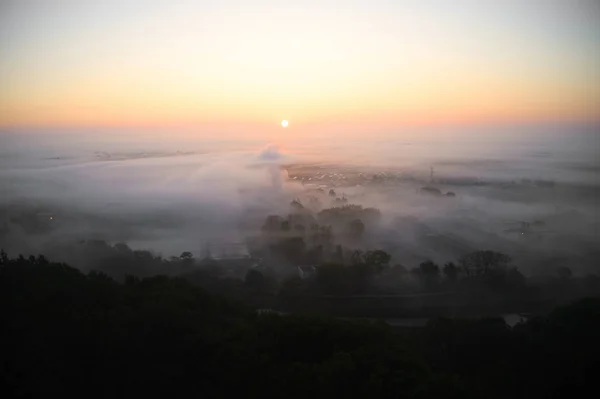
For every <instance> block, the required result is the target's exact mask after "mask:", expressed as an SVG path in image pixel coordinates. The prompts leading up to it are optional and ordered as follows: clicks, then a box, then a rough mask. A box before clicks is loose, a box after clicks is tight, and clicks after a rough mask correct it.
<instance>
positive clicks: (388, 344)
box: [0, 255, 600, 398]
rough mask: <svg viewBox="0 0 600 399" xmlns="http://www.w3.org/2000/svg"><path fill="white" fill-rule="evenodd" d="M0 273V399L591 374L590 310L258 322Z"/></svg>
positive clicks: (94, 278) (500, 383) (28, 264)
mask: <svg viewBox="0 0 600 399" xmlns="http://www.w3.org/2000/svg"><path fill="white" fill-rule="evenodd" d="M0 262H1V265H0V312H1V313H0V314H2V319H3V320H2V321H3V323H2V325H3V326H2V339H1V341H0V342H1V344H0V353H1V354H2V356H1V361H2V373H1V377H0V378H1V386H2V390H3V391H4V392H5V393H6V394H8V395H5V396H3V397H28V398H29V397H68V396H74V395H77V396H79V397H111V398H114V397H124V396H130V397H180V396H186V397H205V398H206V397H233V396H236V397H237V396H240V397H261V398H268V397H274V398H275V397H277V398H280V397H289V398H307V397H310V398H320V397H323V398H325V397H326V398H332V397H341V398H352V397H357V398H366V397H369V398H378V397H382V398H397V397H402V398H470V397H472V398H553V397H554V398H574V397H583V396H584V394H588V392H593V391H594V390H595V389H594V388H595V386H596V384H595V381H594V379H595V377H596V376H597V375H598V373H599V372H600V361H599V360H600V344H599V341H598V338H597V337H598V336H600V299H598V298H589V299H585V300H582V301H579V302H576V303H573V304H571V305H569V306H566V307H562V308H559V309H556V310H555V311H553V312H552V313H550V314H549V315H547V316H545V317H539V318H533V319H531V320H529V321H528V322H527V323H524V324H520V325H517V326H516V327H515V328H513V329H511V328H509V327H508V326H507V325H506V324H504V322H503V321H502V320H500V319H487V320H479V321H473V320H471V321H466V320H448V319H436V320H433V321H430V322H429V324H428V325H427V326H426V327H424V328H422V329H410V330H408V329H407V330H403V329H393V328H391V327H390V326H387V325H385V324H383V323H370V322H366V321H364V322H362V321H360V322H348V321H339V320H333V319H327V318H315V317H308V316H300V315H296V316H277V315H273V314H267V315H260V316H259V315H257V314H255V312H253V311H251V310H249V309H246V308H245V307H243V306H241V305H238V304H235V303H232V302H230V301H228V300H224V299H221V298H219V297H215V296H211V295H208V294H206V293H205V292H204V291H203V290H202V289H200V288H198V287H195V286H192V285H190V284H189V283H187V282H186V281H185V280H182V279H177V278H169V277H164V276H162V277H161V276H158V277H151V278H145V279H138V278H136V277H127V278H126V279H125V282H124V283H118V282H116V281H114V280H112V279H111V278H109V277H108V276H107V275H105V274H102V273H96V272H92V273H90V274H88V275H85V274H83V273H81V272H80V271H79V270H77V269H74V268H72V267H69V266H67V265H65V264H57V263H51V262H48V261H47V260H45V259H44V258H42V257H39V258H29V259H25V258H18V259H9V258H8V257H7V256H5V255H3V256H2V258H1V260H0Z"/></svg>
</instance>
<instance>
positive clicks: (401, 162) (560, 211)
mask: <svg viewBox="0 0 600 399" xmlns="http://www.w3.org/2000/svg"><path fill="white" fill-rule="evenodd" d="M488 133H490V132H488ZM75 137H76V136H72V135H71V136H70V135H62V136H61V135H57V134H50V133H48V134H45V135H34V134H20V135H15V134H10V133H3V134H0V143H1V144H2V145H0V193H1V195H0V217H1V221H0V247H1V248H4V249H5V250H6V251H7V252H8V253H9V254H12V255H15V254H17V253H23V254H26V255H28V254H37V253H44V254H47V253H51V254H54V256H55V257H56V256H58V257H60V253H57V250H56V249H57V248H61V247H64V246H65V245H68V244H71V243H77V242H79V241H80V240H86V239H103V240H106V241H109V242H111V243H116V242H126V243H128V244H129V245H130V246H131V247H132V248H140V249H150V250H152V251H154V252H159V253H162V254H163V255H165V256H170V255H179V254H180V253H181V252H183V251H190V252H192V253H193V254H194V255H195V256H197V257H200V256H202V254H203V250H204V249H205V248H207V246H208V247H210V248H212V252H213V253H217V254H219V252H222V255H225V256H227V254H228V251H233V252H235V251H238V252H239V250H240V248H243V247H244V243H245V242H246V240H247V239H248V238H250V237H252V236H253V235H256V234H257V233H258V231H259V230H260V227H261V225H262V224H263V222H264V220H265V218H266V217H267V216H268V215H270V214H280V215H287V213H289V211H290V205H289V204H290V201H292V200H293V199H299V200H300V202H302V203H303V204H305V205H307V204H308V203H309V202H310V198H312V199H313V201H312V202H311V203H312V204H313V205H312V206H314V207H317V208H318V207H320V208H321V209H323V208H329V207H332V206H340V205H341V204H343V203H349V204H358V205H363V206H365V207H375V208H378V209H380V210H381V212H382V218H381V222H380V224H379V225H377V226H367V231H366V234H365V238H364V240H363V242H361V243H360V246H362V247H363V248H372V249H375V248H381V249H385V250H387V251H389V252H390V253H392V254H393V257H394V258H393V261H394V263H402V264H405V265H406V266H408V267H414V266H416V264H418V262H420V261H422V260H425V259H432V260H434V261H437V262H445V261H450V260H455V259H456V258H457V257H458V256H460V255H461V254H463V253H465V252H468V251H470V250H475V249H494V250H499V251H502V252H505V253H507V254H509V255H511V256H512V257H513V259H514V262H515V263H516V264H517V265H518V266H519V267H520V269H521V270H523V271H524V272H530V273H531V272H543V270H544V268H546V267H552V268H553V269H555V267H556V266H563V265H564V266H569V267H571V268H572V269H573V271H574V272H576V273H584V272H592V271H593V272H598V271H599V270H598V269H597V268H596V269H594V268H595V267H596V264H597V259H598V256H600V253H599V251H598V249H596V248H598V244H599V240H598V238H599V237H598V222H599V219H598V198H599V197H598V195H599V194H600V173H599V172H600V160H599V159H598V158H599V157H598V154H599V153H600V148H599V146H598V144H599V138H598V135H597V134H596V133H595V132H594V131H593V129H582V130H575V129H571V130H569V129H567V130H564V131H562V130H560V129H557V130H556V131H547V132H538V133H536V134H533V133H531V134H528V133H527V132H522V131H510V132H508V131H507V132H506V134H503V133H498V132H491V133H490V134H487V133H485V132H479V133H477V132H472V134H470V135H460V136H458V135H446V136H443V137H438V138H436V139H432V138H429V139H425V138H423V139H420V138H418V137H412V138H410V139H400V140H393V141H390V140H386V141H369V142H367V141H356V140H351V141H345V140H330V141H327V142H326V141H312V142H308V141H304V142H285V143H272V144H268V143H267V142H265V141H263V142H260V141H255V142H249V141H245V142H239V141H238V142H235V141H230V142H217V141H196V142H191V141H187V142H183V141H167V140H164V139H162V140H147V139H141V138H139V139H136V138H135V136H130V137H129V138H128V139H127V140H124V139H115V138H112V137H108V138H105V139H101V138H98V137H103V136H94V138H93V139H92V138H88V139H87V140H86V141H84V140H83V139H81V138H75ZM86 137H89V136H86ZM490 137H493V139H491V138H490ZM319 188H320V189H321V190H319ZM330 189H334V191H335V196H330V195H329V190H330ZM448 192H452V193H454V194H455V195H454V196H451V194H450V195H446V194H447V193H448ZM440 194H441V195H440ZM314 198H317V201H314ZM336 199H337V202H336ZM346 201H347V202H346ZM315 204H320V205H315ZM307 206H308V205H307ZM316 210H318V209H315V211H316ZM227 248H237V249H236V250H235V251H234V250H230V249H227ZM58 252H60V251H58ZM242 252H243V249H242ZM595 261H596V262H595Z"/></svg>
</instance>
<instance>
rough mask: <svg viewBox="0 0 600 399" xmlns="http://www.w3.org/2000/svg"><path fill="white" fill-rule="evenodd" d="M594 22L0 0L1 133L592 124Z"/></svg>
mask: <svg viewBox="0 0 600 399" xmlns="http://www.w3.org/2000/svg"><path fill="white" fill-rule="evenodd" d="M598 21H600V2H599V1H597V0H588V1H584V0H562V1H559V0H529V1H522V0H503V1H497V0H454V1H429V0H422V1H410V0H407V1H384V0H369V1H362V0H356V1H352V0H349V1H333V0H319V1H285V0H255V1H232V0H223V1H201V0H200V1H184V0H182V1H154V0H146V1H128V0H119V1H113V0H105V1H78V0H72V1H70V0H2V1H1V2H0V128H10V129H19V128H31V127H38V128H39V127H42V128H57V127H58V128H62V127H65V128H67V127H74V128H81V127H119V128H138V127H139V128H147V127H165V128H172V127H177V128H185V129H191V130H192V131H197V132H203V131H204V132H213V133H214V132H231V131H239V132H242V131H243V132H246V135H247V136H248V137H252V136H253V135H258V134H260V132H268V131H276V129H282V128H281V126H280V122H281V120H283V119H287V120H289V121H290V125H289V127H288V128H287V130H286V131H287V132H289V134H296V135H301V134H305V133H306V132H307V131H309V130H310V131H322V132H328V131H334V130H336V131H344V130H352V129H355V130H356V129H358V130H361V131H392V130H393V129H395V128H397V127H398V126H406V125H414V124H473V123H490V124H499V123H516V122H527V123H548V122H553V121H570V122H589V121H592V122H599V121H600V72H599V71H600V24H598ZM199 134H200V133H199Z"/></svg>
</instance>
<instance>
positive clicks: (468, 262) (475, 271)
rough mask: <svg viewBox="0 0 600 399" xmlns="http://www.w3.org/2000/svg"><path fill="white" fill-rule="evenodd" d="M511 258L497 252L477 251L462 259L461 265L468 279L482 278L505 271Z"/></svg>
mask: <svg viewBox="0 0 600 399" xmlns="http://www.w3.org/2000/svg"><path fill="white" fill-rule="evenodd" d="M510 261H511V258H510V256H508V255H505V254H503V253H501V252H496V251H490V250H486V251H476V252H472V253H470V254H467V255H465V256H463V257H462V258H460V260H459V264H460V265H461V267H462V270H464V272H465V273H466V275H467V277H468V278H482V277H487V276H490V275H491V274H493V273H498V272H501V271H505V270H506V268H507V266H508V264H509V263H510Z"/></svg>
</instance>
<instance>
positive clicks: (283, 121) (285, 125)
mask: <svg viewBox="0 0 600 399" xmlns="http://www.w3.org/2000/svg"><path fill="white" fill-rule="evenodd" d="M281 127H288V121H287V120H285V119H284V120H282V121H281Z"/></svg>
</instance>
